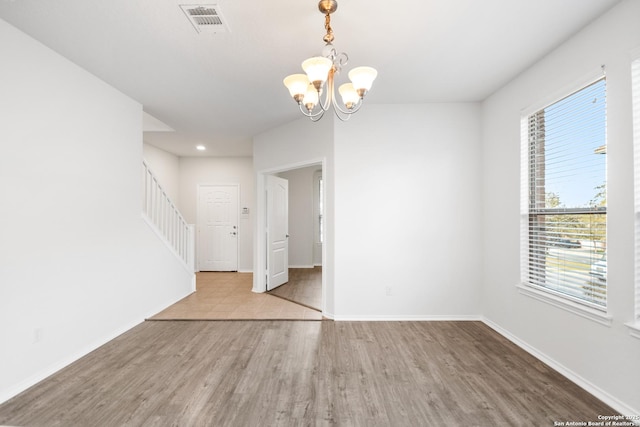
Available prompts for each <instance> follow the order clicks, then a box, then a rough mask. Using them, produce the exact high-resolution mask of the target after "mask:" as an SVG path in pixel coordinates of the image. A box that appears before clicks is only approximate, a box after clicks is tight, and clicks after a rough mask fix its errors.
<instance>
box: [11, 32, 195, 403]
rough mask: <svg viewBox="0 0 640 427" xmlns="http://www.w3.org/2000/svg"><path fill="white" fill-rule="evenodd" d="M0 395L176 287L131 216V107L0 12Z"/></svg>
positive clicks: (135, 141) (135, 124) (173, 266)
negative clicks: (24, 31) (15, 26)
mask: <svg viewBox="0 0 640 427" xmlns="http://www.w3.org/2000/svg"><path fill="white" fill-rule="evenodd" d="M0 63H2V66H1V67H0V93H2V96H0V117H1V118H2V120H1V121H0V203H1V204H2V208H1V209H0V343H2V344H1V347H2V350H1V351H0V401H4V400H6V399H7V398H9V397H11V396H13V395H15V394H16V393H18V392H20V391H22V390H24V389H25V388H27V387H29V386H31V385H33V384H34V383H35V382H37V381H39V380H41V379H43V378H44V377H46V376H47V375H49V374H51V373H53V372H55V371H56V370H58V369H60V368H61V367H63V366H65V365H66V364H68V363H70V362H71V361H73V360H75V359H76V358H78V357H81V356H82V355H84V354H86V353H87V352H89V351H90V350H93V349H94V348H96V347H97V346H99V345H101V344H103V343H105V342H106V341H108V340H109V339H112V338H113V337H115V336H117V335H119V334H120V333H122V332H124V331H125V330H127V329H129V328H130V327H132V326H134V325H135V324H137V323H139V322H141V321H142V320H143V319H144V318H145V317H147V316H150V315H152V314H154V313H155V312H157V311H159V310H161V309H162V308H164V307H166V306H167V305H169V304H171V303H173V302H175V301H176V300H178V299H180V298H181V297H183V296H185V295H187V294H188V293H189V292H190V289H191V279H192V276H193V275H192V274H190V273H188V272H187V271H186V270H185V269H184V268H183V267H182V266H181V264H180V263H179V261H178V260H177V259H174V258H173V257H172V256H171V255H170V254H169V252H168V251H167V250H166V248H165V247H164V245H163V244H162V243H161V242H160V241H159V240H158V239H157V237H156V236H155V234H153V232H151V230H150V229H149V228H148V226H147V225H146V224H145V223H144V222H143V220H142V218H141V208H140V207H141V194H140V190H141V185H139V184H140V177H141V162H142V109H141V106H140V105H139V104H138V103H136V102H134V101H132V100H131V99H129V98H127V97H126V96H124V95H123V94H121V93H120V92H118V91H116V90H114V89H113V88H111V87H109V86H108V85H106V84H105V83H104V82H102V81H101V80H99V79H97V78H95V77H93V76H92V75H90V74H88V73H87V72H85V71H84V70H82V69H80V68H78V67H77V66H76V65H74V64H72V63H71V62H69V61H67V60H66V59H64V58H62V57H60V56H59V55H57V54H55V53H54V52H52V51H51V50H49V49H48V48H46V47H44V46H43V45H41V44H39V43H38V42H36V41H34V40H33V39H31V38H29V37H27V36H26V35H24V34H23V33H21V32H19V31H18V30H17V29H15V28H13V27H12V26H10V25H8V24H7V23H6V22H5V21H2V20H0Z"/></svg>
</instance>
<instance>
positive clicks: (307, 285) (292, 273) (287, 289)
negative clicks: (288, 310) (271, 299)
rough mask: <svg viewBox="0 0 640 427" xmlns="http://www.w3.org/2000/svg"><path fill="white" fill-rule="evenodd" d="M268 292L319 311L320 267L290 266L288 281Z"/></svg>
mask: <svg viewBox="0 0 640 427" xmlns="http://www.w3.org/2000/svg"><path fill="white" fill-rule="evenodd" d="M269 294H270V295H275V296H277V297H280V298H284V299H286V300H288V301H292V302H295V303H297V304H302V305H304V306H306V307H310V308H313V309H316V310H318V311H321V310H322V267H314V268H290V269H289V282H287V283H285V284H284V285H281V286H278V287H277V288H275V289H273V290H272V291H269Z"/></svg>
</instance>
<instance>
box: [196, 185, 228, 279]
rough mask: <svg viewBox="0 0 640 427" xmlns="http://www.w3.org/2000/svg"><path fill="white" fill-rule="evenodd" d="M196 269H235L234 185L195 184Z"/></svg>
mask: <svg viewBox="0 0 640 427" xmlns="http://www.w3.org/2000/svg"><path fill="white" fill-rule="evenodd" d="M198 269H199V270H200V271H238V187H237V186H235V185H201V186H199V187H198Z"/></svg>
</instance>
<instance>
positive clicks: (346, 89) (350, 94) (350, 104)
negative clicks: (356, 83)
mask: <svg viewBox="0 0 640 427" xmlns="http://www.w3.org/2000/svg"><path fill="white" fill-rule="evenodd" d="M338 92H340V96H341V97H342V103H343V104H344V106H345V107H347V109H349V110H352V109H353V108H354V107H355V106H356V105H357V104H358V101H360V95H358V92H356V89H355V88H354V87H353V84H352V83H345V84H343V85H341V86H340V87H339V88H338Z"/></svg>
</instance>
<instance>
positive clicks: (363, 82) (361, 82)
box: [349, 67, 378, 98]
mask: <svg viewBox="0 0 640 427" xmlns="http://www.w3.org/2000/svg"><path fill="white" fill-rule="evenodd" d="M377 76H378V72H377V71H376V70H375V69H374V68H371V67H356V68H354V69H353V70H351V71H349V79H350V80H351V82H352V83H353V87H354V88H355V89H356V91H358V94H359V95H360V97H361V98H362V97H363V96H364V95H365V94H366V93H367V92H368V91H369V90H370V89H371V86H372V85H373V81H374V80H375V79H376V77H377Z"/></svg>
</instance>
